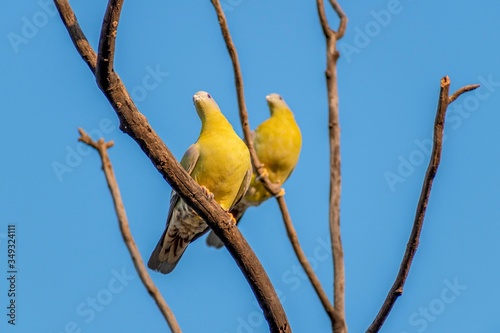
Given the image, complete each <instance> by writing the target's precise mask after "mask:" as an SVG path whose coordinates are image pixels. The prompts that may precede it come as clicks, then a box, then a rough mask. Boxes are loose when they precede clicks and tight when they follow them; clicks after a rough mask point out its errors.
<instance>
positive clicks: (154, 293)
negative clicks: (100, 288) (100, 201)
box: [78, 128, 182, 333]
mask: <svg viewBox="0 0 500 333" xmlns="http://www.w3.org/2000/svg"><path fill="white" fill-rule="evenodd" d="M78 131H79V132H80V138H79V139H78V141H82V142H83V143H86V144H87V145H89V146H91V147H92V148H94V149H95V150H97V152H98V153H99V155H100V156H101V160H102V169H103V171H104V175H105V176H106V182H107V183H108V188H109V191H110V192H111V197H112V198H113V203H114V205H115V211H116V216H117V217H118V224H119V226H120V231H121V233H122V236H123V241H124V242H125V245H126V246H127V249H128V251H129V253H130V256H131V257H132V261H133V263H134V267H135V269H136V270H137V273H138V274H139V277H140V278H141V281H142V283H143V284H144V286H145V287H146V289H147V291H148V293H149V295H151V297H153V299H154V300H155V302H156V305H157V306H158V308H159V309H160V311H161V313H162V314H163V317H165V320H166V321H167V324H168V326H169V327H170V330H171V331H172V332H173V333H181V332H182V331H181V328H180V327H179V324H178V323H177V319H175V316H174V313H173V312H172V310H171V309H170V307H169V306H168V305H167V302H165V299H163V296H162V295H161V293H160V291H159V290H158V288H156V286H155V284H154V282H153V280H152V279H151V276H149V273H148V272H147V270H146V266H144V262H143V261H142V257H141V254H140V252H139V249H138V248H137V245H136V244H135V241H134V238H133V237H132V233H131V232H130V227H129V224H128V219H127V214H126V213H125V207H124V205H123V201H122V197H121V194H120V189H119V188H118V183H117V181H116V178H115V174H114V171H113V166H112V165H111V160H110V159H109V156H108V148H111V147H112V146H113V141H110V142H104V139H100V140H99V141H97V142H95V141H93V140H92V139H91V138H90V136H88V135H87V133H85V131H84V130H83V129H81V128H79V129H78Z"/></svg>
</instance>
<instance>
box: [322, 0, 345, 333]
mask: <svg viewBox="0 0 500 333" xmlns="http://www.w3.org/2000/svg"><path fill="white" fill-rule="evenodd" d="M316 4H317V7H318V16H319V20H320V23H321V27H322V29H323V33H324V35H325V39H326V71H325V75H326V85H327V90H328V118H329V119H328V122H329V124H328V127H329V137H330V215H329V220H330V238H331V240H332V253H333V293H334V302H333V304H334V307H335V311H336V312H337V313H338V316H339V317H340V318H341V320H337V321H335V322H333V323H332V329H333V331H334V332H337V333H340V332H347V324H346V322H345V309H344V306H345V305H344V304H345V269H344V251H343V249H342V240H341V236H340V235H341V234H340V193H341V173H340V124H339V98H338V87H337V85H338V82H337V60H338V58H339V52H338V50H337V41H338V40H339V39H340V38H342V37H343V36H344V32H345V29H346V27H347V16H346V15H345V14H344V12H343V11H342V8H341V7H340V5H339V4H338V3H337V1H336V0H330V4H331V6H332V7H333V9H334V11H335V12H336V13H337V16H338V17H339V19H340V23H339V27H338V31H334V30H332V29H331V28H330V26H329V25H328V20H327V18H326V14H325V6H324V2H323V0H317V1H316Z"/></svg>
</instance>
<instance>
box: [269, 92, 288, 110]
mask: <svg viewBox="0 0 500 333" xmlns="http://www.w3.org/2000/svg"><path fill="white" fill-rule="evenodd" d="M266 100H267V105H269V110H270V111H271V115H272V114H274V112H275V111H278V110H283V109H286V110H289V108H288V105H287V104H286V102H285V100H284V99H283V97H281V96H280V95H278V94H269V95H267V96H266Z"/></svg>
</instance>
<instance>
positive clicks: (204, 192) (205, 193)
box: [201, 185, 214, 200]
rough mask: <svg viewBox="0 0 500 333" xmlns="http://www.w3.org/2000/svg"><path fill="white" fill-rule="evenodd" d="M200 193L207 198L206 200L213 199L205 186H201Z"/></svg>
mask: <svg viewBox="0 0 500 333" xmlns="http://www.w3.org/2000/svg"><path fill="white" fill-rule="evenodd" d="M201 191H202V192H203V194H204V195H205V196H206V197H207V198H208V200H212V199H213V198H214V194H213V193H212V192H210V191H209V190H208V188H206V187H205V186H203V185H201Z"/></svg>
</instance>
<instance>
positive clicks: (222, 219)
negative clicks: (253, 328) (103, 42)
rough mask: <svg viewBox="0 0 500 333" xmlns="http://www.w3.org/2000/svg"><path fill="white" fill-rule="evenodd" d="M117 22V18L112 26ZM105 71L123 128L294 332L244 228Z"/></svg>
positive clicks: (84, 51) (274, 324)
mask: <svg viewBox="0 0 500 333" xmlns="http://www.w3.org/2000/svg"><path fill="white" fill-rule="evenodd" d="M54 2H55V3H56V7H57V9H58V10H59V14H60V16H61V18H62V20H63V23H64V25H65V26H66V28H67V30H68V33H69V35H70V37H71V39H72V41H73V43H74V44H75V46H76V49H77V51H78V52H79V53H80V55H81V56H82V58H84V59H97V56H96V55H95V52H94V50H92V48H91V47H90V45H86V46H85V47H82V45H81V44H80V43H79V41H80V40H82V36H83V37H84V34H83V32H82V31H81V29H80V27H79V26H78V25H77V24H74V23H75V22H76V18H75V15H74V13H73V10H72V8H71V6H70V5H69V3H68V1H67V0H54ZM106 12H108V10H107V11H106ZM118 19H119V18H118V17H116V19H114V21H116V22H118ZM114 21H113V20H112V22H114ZM113 38H114V37H113ZM85 40H86V39H85ZM87 44H88V42H87ZM86 61H87V60H86ZM87 64H89V67H90V69H91V70H92V73H94V74H95V65H94V66H92V64H93V63H92V62H87ZM93 69H94V70H93ZM106 72H107V73H109V78H106V80H107V81H108V82H110V84H109V86H108V87H106V86H101V85H100V84H99V82H98V84H99V87H100V88H101V90H102V91H103V93H104V95H105V96H106V98H107V99H108V101H109V102H110V103H111V105H112V106H113V109H114V110H115V112H116V114H117V115H118V118H119V119H120V129H121V130H122V131H123V132H125V133H127V134H128V135H129V136H130V137H131V138H132V139H134V140H135V141H136V142H137V144H138V145H139V146H140V147H141V149H142V150H143V151H144V153H145V154H146V155H147V156H148V157H149V159H150V160H151V162H152V163H153V165H154V166H155V167H156V168H157V169H158V171H159V172H160V173H161V175H162V176H163V178H165V180H166V181H167V182H168V183H169V184H170V186H171V187H172V189H173V190H174V191H175V192H176V193H178V194H179V196H180V197H181V198H182V199H183V200H184V201H185V202H186V203H187V204H188V205H189V206H190V207H191V208H193V209H194V210H195V211H196V213H197V214H198V215H199V216H200V217H201V218H202V219H203V220H204V221H205V222H206V223H207V224H208V226H209V227H210V228H211V229H212V230H213V231H214V232H215V234H216V235H217V236H218V237H219V238H220V240H221V241H222V242H223V243H224V245H226V248H227V249H228V251H229V253H230V254H231V256H232V257H233V259H234V260H235V261H236V263H237V265H238V266H239V268H240V269H241V271H242V273H243V275H244V277H245V278H246V280H247V282H248V284H249V285H250V287H251V289H252V291H253V293H254V295H255V297H256V299H257V301H258V303H259V305H260V307H261V308H262V310H263V312H264V317H265V318H266V320H267V322H268V324H269V328H270V331H271V332H273V333H274V332H279V333H285V332H291V328H290V325H289V323H288V319H287V317H286V314H285V311H284V310H283V306H282V305H281V303H280V301H279V298H278V296H277V294H276V291H275V290H274V288H273V286H272V284H271V281H270V280H269V277H268V275H267V273H266V272H265V270H264V268H263V267H262V265H261V263H260V261H259V260H258V258H257V256H256V255H255V253H254V252H253V250H252V248H251V247H250V246H249V245H248V243H247V242H246V240H245V238H244V237H243V235H242V234H241V233H240V231H239V229H238V228H237V227H236V226H235V224H234V223H233V222H232V220H231V216H230V215H229V214H228V213H227V212H226V211H224V210H223V209H222V208H221V207H220V205H219V204H218V203H217V202H216V201H215V200H213V199H209V198H208V197H207V196H206V195H205V194H204V192H203V190H202V189H201V187H200V186H199V185H198V184H197V183H196V182H195V181H194V180H193V179H192V178H191V177H190V176H189V174H188V173H187V172H186V171H185V170H184V169H183V168H182V167H181V165H180V164H179V162H177V160H176V159H175V157H174V156H173V154H172V153H171V152H170V150H169V149H168V147H167V146H166V145H165V143H164V142H163V141H162V140H161V139H160V137H159V136H158V134H156V132H155V131H154V130H153V128H152V127H151V126H150V125H149V123H148V121H147V119H146V117H145V116H144V115H143V114H142V113H140V112H139V110H138V109H137V107H136V106H135V104H134V102H133V101H132V99H131V97H130V94H129V93H128V91H127V89H126V88H125V86H124V85H123V82H122V81H121V79H120V78H119V76H118V74H116V72H115V71H114V70H112V71H110V72H108V71H106ZM100 81H104V79H102V78H101V80H100Z"/></svg>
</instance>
